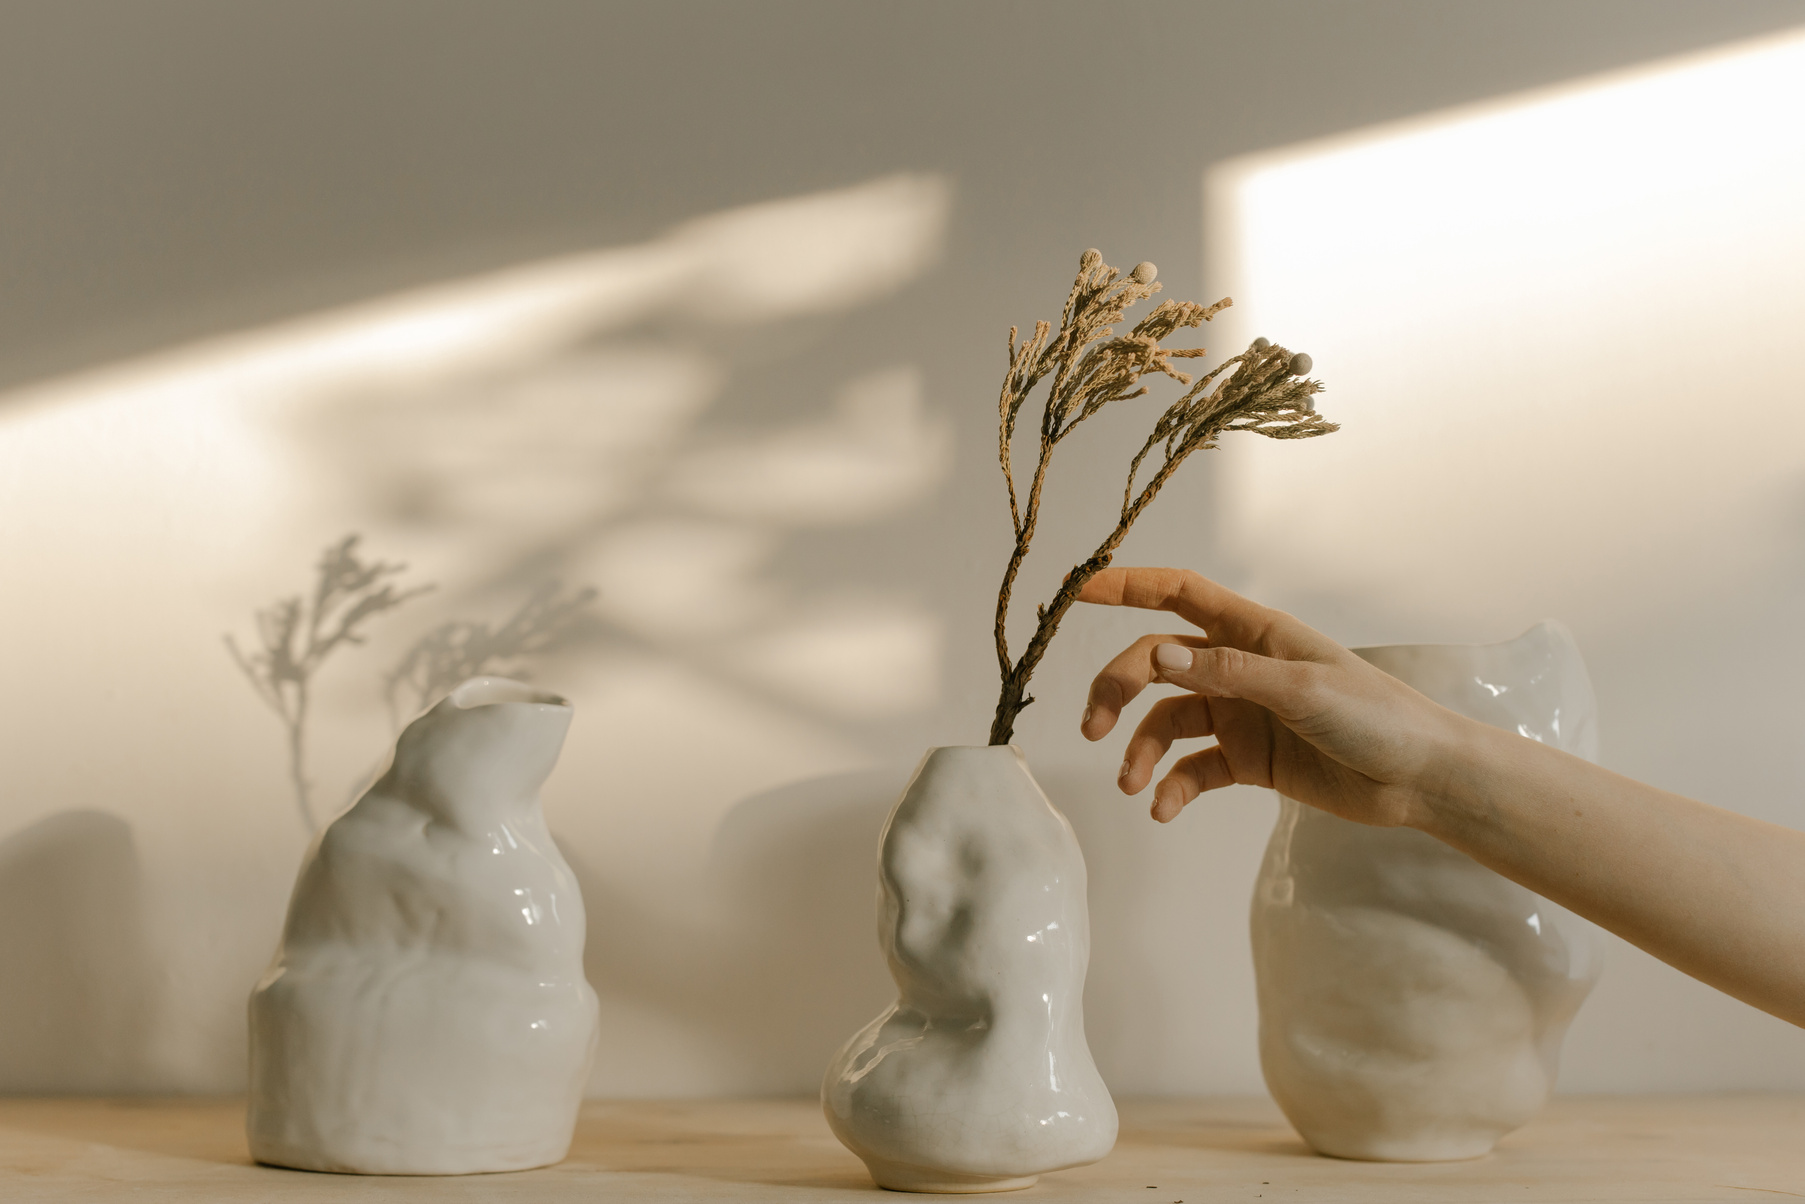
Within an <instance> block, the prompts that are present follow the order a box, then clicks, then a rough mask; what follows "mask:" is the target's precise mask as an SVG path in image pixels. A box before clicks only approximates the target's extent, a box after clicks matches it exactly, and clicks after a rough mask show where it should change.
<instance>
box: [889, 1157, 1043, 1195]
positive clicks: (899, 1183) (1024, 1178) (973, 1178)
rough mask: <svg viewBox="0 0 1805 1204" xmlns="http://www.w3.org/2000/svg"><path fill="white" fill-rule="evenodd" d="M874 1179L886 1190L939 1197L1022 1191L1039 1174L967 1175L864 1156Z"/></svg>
mask: <svg viewBox="0 0 1805 1204" xmlns="http://www.w3.org/2000/svg"><path fill="white" fill-rule="evenodd" d="M865 1166H866V1167H867V1168H868V1169H869V1170H870V1171H871V1178H872V1179H873V1180H874V1181H875V1182H876V1183H877V1185H878V1186H879V1187H881V1188H883V1189H884V1190H886V1191H913V1192H923V1193H932V1194H934V1195H938V1196H969V1195H977V1194H978V1193H980V1192H992V1191H1020V1190H1021V1189H1022V1188H1024V1187H1033V1186H1034V1184H1035V1183H1036V1182H1037V1181H1038V1180H1039V1179H1040V1176H1039V1175H966V1174H961V1173H960V1172H958V1171H944V1170H940V1169H938V1168H936V1167H931V1166H910V1165H908V1164H907V1163H902V1162H885V1161H884V1160H883V1159H881V1158H867V1159H865Z"/></svg>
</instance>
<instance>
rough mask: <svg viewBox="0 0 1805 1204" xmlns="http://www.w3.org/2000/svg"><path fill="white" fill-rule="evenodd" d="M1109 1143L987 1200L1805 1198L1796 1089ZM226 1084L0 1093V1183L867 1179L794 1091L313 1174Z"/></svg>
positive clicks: (597, 1118)
mask: <svg viewBox="0 0 1805 1204" xmlns="http://www.w3.org/2000/svg"><path fill="white" fill-rule="evenodd" d="M1121 1112H1122V1136H1121V1140H1120V1141H1119V1142H1118V1143H1117V1145H1116V1149H1115V1152H1114V1153H1113V1154H1111V1155H1110V1157H1108V1158H1107V1159H1105V1160H1104V1161H1103V1162H1101V1163H1098V1164H1097V1165H1095V1166H1090V1167H1084V1168H1082V1169H1079V1170H1073V1171H1063V1172H1060V1173H1058V1174H1053V1175H1047V1176H1044V1177H1043V1178H1042V1179H1041V1181H1040V1183H1039V1184H1037V1185H1036V1186H1034V1187H1032V1188H1029V1189H1028V1190H1026V1191H1022V1192H1015V1193H1011V1194H1009V1195H1006V1196H989V1197H982V1198H986V1199H995V1200H1005V1199H1008V1200H1022V1201H1028V1200H1097V1201H1120V1202H1136V1201H1138V1202H1140V1204H1172V1202H1174V1201H1180V1200H1182V1201H1184V1204H1216V1202H1218V1201H1229V1200H1233V1201H1249V1200H1272V1201H1325V1202H1326V1201H1334V1202H1336V1204H1361V1202H1363V1201H1375V1202H1378V1201H1382V1202H1384V1204H1411V1202H1413V1201H1425V1202H1427V1201H1434V1202H1436V1204H1449V1202H1459V1201H1512V1202H1525V1204H1527V1202H1539V1201H1561V1202H1563V1204H1567V1202H1572V1201H1603V1200H1636V1201H1682V1200H1684V1201H1694V1200H1710V1201H1718V1200H1748V1201H1761V1200H1779V1199H1785V1198H1787V1197H1788V1196H1795V1197H1799V1198H1805V1096H1800V1095H1695V1096H1592V1097H1572V1098H1562V1099H1557V1100H1556V1101H1554V1102H1553V1103H1552V1104H1551V1105H1550V1106H1549V1107H1548V1109H1547V1110H1546V1111H1545V1112H1544V1113H1543V1114H1542V1115H1541V1116H1540V1117H1538V1118H1537V1119H1536V1120H1535V1121H1533V1122H1532V1123H1531V1124H1529V1125H1528V1126H1526V1127H1525V1128H1524V1129H1522V1130H1521V1131H1519V1132H1517V1133H1514V1134H1512V1135H1511V1136H1509V1137H1507V1138H1506V1139H1505V1140H1504V1142H1503V1143H1502V1144H1501V1145H1500V1146H1499V1148H1498V1149H1497V1151H1496V1152H1494V1153H1493V1154H1491V1155H1489V1156H1488V1157H1485V1158H1481V1159H1478V1160H1476V1161H1472V1162H1457V1163H1437V1164H1427V1165H1404V1164H1396V1163H1389V1164H1388V1163H1362V1162H1342V1161H1337V1160H1335V1159H1329V1158H1319V1157H1316V1156H1314V1155H1312V1154H1310V1153H1309V1152H1308V1151H1307V1150H1306V1149H1305V1147H1304V1145H1303V1143H1302V1142H1300V1141H1299V1140H1298V1138H1297V1136H1296V1134H1294V1133H1293V1132H1292V1131H1291V1129H1290V1127H1289V1126H1287V1125H1286V1124H1285V1122H1284V1120H1283V1118H1282V1117H1281V1116H1280V1115H1279V1113H1278V1110H1277V1109H1276V1108H1274V1107H1273V1105H1272V1103H1271V1102H1270V1101H1268V1100H1265V1099H1227V1098H1224V1099H1190V1100H1127V1101H1123V1102H1122V1104H1121ZM242 1118H243V1108H242V1105H241V1104H240V1103H239V1102H238V1101H235V1100H211V1099H208V1100H189V1099H184V1100H149V1099H146V1100H82V1099H4V1100H0V1201H5V1204H27V1202H31V1204H35V1202H37V1201H77V1200H79V1201H95V1200H101V1201H105V1200H130V1201H134V1202H137V1201H144V1202H147V1204H156V1202H161V1201H170V1202H176V1201H180V1202H181V1204H210V1202H211V1201H233V1202H234V1204H261V1202H263V1201H272V1202H276V1201H279V1202H283V1204H287V1202H297V1204H299V1202H305V1201H334V1202H338V1201H358V1200H383V1201H386V1200H397V1199H407V1200H422V1201H425V1200H432V1201H465V1200H468V1201H498V1202H504V1204H505V1202H512V1201H534V1202H535V1204H541V1202H543V1204H558V1202H561V1201H579V1200H580V1201H584V1202H585V1204H594V1202H597V1201H614V1200H648V1201H659V1202H668V1204H679V1202H687V1201H761V1202H764V1201H771V1202H776V1201H785V1202H816V1201H819V1202H820V1204H836V1202H840V1201H870V1202H876V1204H881V1201H883V1200H886V1199H887V1200H897V1199H902V1198H905V1197H903V1196H900V1195H894V1194H883V1195H879V1194H877V1189H876V1188H874V1187H872V1185H871V1181H870V1179H868V1178H867V1177H866V1175H865V1172H864V1167H863V1166H862V1165H861V1164H860V1163H859V1162H858V1160H857V1159H855V1158H854V1157H853V1156H852V1155H851V1154H849V1153H847V1152H846V1151H845V1150H844V1149H842V1148H841V1147H840V1145H839V1143H837V1142H836V1141H834V1139H833V1137H832V1136H831V1135H830V1134H829V1133H828V1131H827V1125H826V1124H825V1123H824V1122H823V1120H822V1119H821V1113H820V1110H819V1109H818V1108H817V1107H816V1106H815V1104H814V1103H813V1102H812V1101H808V1100H749V1101H693V1102H692V1101H683V1102H673V1101H657V1102H641V1103H634V1102H619V1101H596V1102H592V1103H589V1104H586V1105H585V1106H584V1109H583V1116H582V1121H581V1123H580V1124H579V1125H578V1128H577V1138H576V1142H575V1145H574V1146H573V1147H572V1149H571V1153H570V1157H569V1159H567V1160H566V1161H565V1162H563V1163H562V1164H560V1165H558V1166H555V1167H550V1168H547V1169H545V1170H538V1171H527V1172H524V1173H520V1174H509V1175H477V1176H467V1177H461V1178H380V1177H369V1178H366V1177H362V1176H353V1175H318V1174H307V1173H304V1172H298V1171H285V1170H277V1169H274V1168H271V1167H262V1166H257V1165H255V1164H253V1163H252V1162H251V1161H250V1158H249V1156H248V1155H247V1153H246V1150H245V1143H244V1136H243V1132H242V1124H243V1120H242Z"/></svg>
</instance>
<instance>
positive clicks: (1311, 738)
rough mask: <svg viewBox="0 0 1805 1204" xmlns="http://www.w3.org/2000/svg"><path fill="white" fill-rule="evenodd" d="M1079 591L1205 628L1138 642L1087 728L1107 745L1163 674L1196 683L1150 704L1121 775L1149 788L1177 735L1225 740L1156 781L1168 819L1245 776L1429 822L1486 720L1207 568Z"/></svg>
mask: <svg viewBox="0 0 1805 1204" xmlns="http://www.w3.org/2000/svg"><path fill="white" fill-rule="evenodd" d="M1078 600H1079V601H1080V602H1092V603H1096V604H1099V605H1103V606H1138V607H1142V608H1145V609H1148V610H1169V611H1172V612H1173V613H1175V614H1177V615H1178V616H1179V617H1181V618H1183V619H1186V620H1188V621H1189V622H1191V623H1193V624H1195V625H1196V626H1198V627H1200V628H1202V629H1203V630H1202V632H1201V633H1197V634H1191V635H1148V636H1143V637H1141V638H1140V639H1138V640H1136V641H1135V642H1134V643H1133V644H1131V645H1129V646H1128V648H1127V649H1126V650H1125V651H1124V652H1122V654H1121V655H1119V656H1117V657H1116V658H1115V659H1114V660H1112V661H1110V662H1109V664H1108V665H1106V666H1105V667H1104V669H1103V671H1102V672H1101V673H1099V674H1098V675H1097V677H1096V680H1094V681H1093V682H1091V688H1090V699H1089V702H1088V705H1086V707H1085V709H1084V719H1083V720H1082V722H1081V723H1080V726H1079V730H1080V731H1082V732H1083V733H1084V737H1085V739H1087V740H1100V739H1102V738H1103V737H1104V736H1105V735H1107V734H1109V732H1110V730H1111V729H1112V728H1114V727H1115V725H1116V720H1117V718H1118V717H1119V716H1120V715H1121V713H1122V708H1123V707H1124V706H1126V705H1127V704H1128V703H1129V702H1130V701H1131V700H1133V699H1134V697H1135V696H1136V695H1138V694H1139V693H1140V692H1141V691H1142V690H1144V689H1146V687H1147V686H1149V685H1151V684H1153V683H1154V682H1164V683H1167V684H1169V685H1175V686H1179V687H1181V688H1182V689H1184V690H1186V691H1189V692H1188V693H1185V694H1179V695H1175V696H1173V697H1170V698H1162V699H1160V700H1159V701H1158V702H1156V703H1154V704H1153V706H1152V707H1151V708H1149V710H1148V711H1147V714H1146V717H1145V718H1143V719H1142V720H1141V722H1140V725H1139V726H1138V727H1136V728H1135V731H1134V735H1133V736H1132V737H1130V738H1129V741H1128V748H1127V752H1126V755H1125V757H1124V758H1123V761H1122V770H1121V773H1120V775H1119V776H1118V778H1117V784H1118V785H1120V786H1121V788H1122V791H1123V793H1125V794H1135V793H1138V792H1139V791H1141V790H1142V789H1144V788H1145V787H1146V785H1147V783H1148V781H1149V780H1150V779H1151V778H1152V776H1153V770H1154V768H1155V766H1156V765H1158V763H1159V760H1160V758H1161V757H1163V756H1165V754H1166V751H1167V750H1168V749H1170V748H1171V747H1172V744H1173V742H1174V741H1176V740H1183V739H1190V738H1193V737H1198V736H1214V737H1215V738H1216V743H1215V744H1214V745H1213V746H1211V747H1208V748H1205V749H1203V750H1201V751H1199V752H1195V753H1191V754H1190V755H1188V756H1185V757H1181V758H1180V759H1179V760H1178V761H1177V762H1176V763H1175V764H1174V765H1173V766H1172V769H1171V771H1170V772H1169V773H1167V774H1166V776H1165V777H1164V778H1163V779H1162V780H1161V781H1160V784H1159V785H1158V786H1157V787H1156V788H1155V789H1154V792H1153V808H1152V810H1153V818H1154V819H1156V820H1158V821H1160V822H1161V823H1166V822H1169V821H1170V820H1171V819H1172V818H1173V817H1174V816H1176V815H1177V814H1178V813H1179V811H1180V810H1182V809H1183V808H1184V806H1185V804H1187V803H1189V802H1190V801H1191V800H1192V799H1194V798H1196V797H1197V796H1198V795H1199V794H1201V793H1203V792H1204V791H1206V790H1214V789H1217V788H1218V787H1221V786H1230V785H1234V784H1235V783H1242V784H1246V785H1251V786H1268V787H1271V788H1273V789H1275V790H1278V791H1280V792H1281V793H1283V794H1285V795H1287V796H1288V797H1291V798H1294V799H1297V800H1298V801H1299V802H1303V803H1308V804H1310V805H1312V806H1315V807H1320V808H1322V809H1323V810H1325V811H1329V812H1332V813H1334V814H1336V815H1339V816H1341V817H1342V818H1344V819H1351V820H1356V821H1358V822H1360V823H1366V824H1377V825H1384V826H1391V825H1399V824H1409V825H1412V826H1421V824H1422V823H1423V821H1424V820H1425V819H1426V815H1425V803H1424V801H1423V799H1424V795H1425V792H1426V791H1428V790H1430V789H1433V788H1434V786H1435V784H1436V781H1437V779H1438V778H1439V777H1441V776H1443V775H1445V773H1446V772H1447V771H1446V769H1445V768H1444V766H1445V765H1446V764H1447V763H1448V758H1449V756H1450V755H1451V752H1452V750H1454V749H1457V748H1458V747H1459V746H1460V742H1461V740H1463V739H1465V738H1467V737H1468V736H1470V733H1467V732H1465V731H1464V730H1463V729H1464V728H1466V727H1470V726H1474V725H1473V724H1472V722H1471V721H1470V720H1466V719H1463V718H1462V717H1461V716H1459V715H1456V714H1454V713H1453V712H1452V711H1449V710H1446V709H1445V708H1443V707H1440V706H1437V705H1436V704H1435V703H1433V702H1431V701H1430V700H1429V699H1427V698H1425V697H1423V695H1421V694H1419V693H1417V692H1416V691H1415V690H1412V689H1411V688H1410V687H1409V686H1406V685H1405V684H1404V683H1403V682H1401V681H1399V680H1398V679H1396V678H1395V677H1392V676H1390V675H1389V674H1387V673H1385V672H1383V671H1381V670H1379V669H1376V668H1374V667H1373V666H1372V665H1369V664H1367V663H1366V662H1365V661H1363V660H1361V659H1360V658H1359V657H1357V656H1355V655H1354V654H1353V653H1351V652H1349V651H1348V650H1347V649H1346V648H1343V647H1342V646H1341V645H1340V644H1337V643H1336V642H1335V641H1334V640H1331V639H1330V638H1329V637H1327V636H1325V635H1323V634H1322V633H1321V632H1319V631H1316V630H1314V629H1312V628H1310V627H1308V626H1306V625H1305V624H1303V623H1300V622H1298V621H1297V620H1296V619H1294V618H1292V617H1291V616H1290V615H1288V614H1285V613H1283V612H1282V611H1277V610H1270V609H1268V608H1266V607H1264V606H1260V605H1259V604H1257V603H1255V602H1252V601H1249V600H1248V599H1246V598H1243V597H1241V596H1240V595H1239V594H1236V593H1234V592H1232V591H1230V590H1227V589H1224V588H1223V587H1222V586H1220V585H1217V584H1216V583H1215V582H1213V581H1210V580H1207V579H1206V578H1203V577H1200V576H1198V575H1197V574H1196V573H1192V572H1187V571H1184V570H1181V569H1150V568H1112V569H1104V570H1103V571H1102V572H1100V573H1098V574H1097V575H1096V576H1095V577H1092V578H1091V579H1090V581H1088V582H1087V583H1086V584H1085V586H1084V589H1083V591H1082V592H1081V593H1080V594H1079V595H1078Z"/></svg>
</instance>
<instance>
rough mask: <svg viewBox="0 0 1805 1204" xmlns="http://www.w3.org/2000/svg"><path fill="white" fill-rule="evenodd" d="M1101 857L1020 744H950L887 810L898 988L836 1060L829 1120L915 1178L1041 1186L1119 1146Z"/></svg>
mask: <svg viewBox="0 0 1805 1204" xmlns="http://www.w3.org/2000/svg"><path fill="white" fill-rule="evenodd" d="M1084 892H1085V876H1084V856H1083V854H1082V853H1080V852H1079V849H1078V841H1077V838H1076V837H1075V836H1074V835H1073V834H1072V826H1071V824H1070V823H1068V822H1067V821H1066V818H1065V816H1063V815H1061V814H1060V813H1059V812H1058V811H1057V810H1056V809H1055V808H1054V807H1053V805H1052V803H1050V802H1048V801H1047V796H1046V795H1045V794H1043V793H1042V792H1041V789H1040V787H1039V785H1037V784H1036V783H1035V781H1034V778H1033V777H1032V775H1030V774H1029V772H1028V767H1027V765H1026V763H1024V762H1023V760H1022V755H1021V752H1020V751H1019V750H1018V749H1016V747H1015V746H1014V745H1007V746H998V747H977V748H936V749H933V750H932V751H930V752H929V753H928V755H927V756H926V757H925V758H923V760H922V762H921V765H920V766H919V767H918V768H917V769H916V771H915V776H914V778H913V779H911V780H910V782H909V785H908V788H907V789H905V790H904V791H903V796H902V798H901V800H900V801H898V802H897V804H896V807H895V809H894V810H892V811H891V813H890V819H889V821H888V822H887V823H886V824H885V825H884V833H883V837H882V839H881V841H880V845H879V852H878V912H879V915H878V943H879V944H880V945H881V946H882V947H883V950H884V955H885V957H886V958H887V959H888V961H889V963H890V973H891V976H892V977H893V978H895V980H896V987H897V993H898V996H899V997H898V999H897V1001H896V1002H895V1003H894V1004H892V1005H891V1006H890V1008H889V1009H888V1010H886V1011H885V1012H884V1013H883V1014H882V1015H880V1016H879V1017H878V1018H877V1019H876V1020H873V1021H872V1022H871V1023H870V1024H868V1025H866V1026H865V1028H864V1029H862V1030H861V1031H860V1032H859V1033H858V1034H857V1035H856V1036H854V1037H853V1038H852V1040H850V1041H848V1042H847V1043H846V1046H845V1048H843V1049H842V1050H841V1051H840V1053H839V1055H838V1056H837V1057H835V1058H834V1061H833V1064H832V1065H831V1066H830V1067H829V1068H828V1071H827V1077H826V1079H825V1080H824V1081H823V1082H822V1085H821V1103H822V1108H823V1110H824V1111H825V1112H826V1113H827V1121H828V1124H829V1125H830V1126H831V1127H832V1128H833V1131H834V1135H835V1136H837V1137H838V1138H839V1139H840V1140H841V1141H842V1142H843V1143H845V1145H846V1147H847V1148H848V1149H850V1150H851V1151H852V1152H853V1153H855V1154H857V1155H858V1156H859V1157H860V1158H862V1159H864V1161H865V1165H866V1166H867V1167H869V1168H870V1170H871V1177H872V1178H873V1179H875V1180H876V1181H877V1183H878V1185H879V1186H881V1187H888V1188H892V1189H895V1190H898V1191H924V1192H987V1191H1009V1190H1012V1189H1014V1188H1018V1187H1027V1186H1029V1185H1030V1184H1032V1183H1033V1182H1034V1181H1035V1179H1036V1177H1038V1176H1039V1175H1040V1174H1041V1173H1043V1172H1046V1171H1054V1170H1060V1169H1062V1168H1065V1167H1071V1166H1082V1165H1084V1164H1086V1163H1089V1162H1095V1161H1096V1160H1097V1159H1099V1158H1101V1157H1103V1156H1104V1155H1105V1154H1107V1153H1109V1151H1110V1148H1111V1147H1112V1146H1113V1145H1114V1144H1115V1140H1116V1109H1115V1103H1114V1102H1113V1101H1112V1100H1111V1099H1110V1097H1109V1090H1108V1088H1106V1087H1105V1086H1104V1085H1103V1079H1102V1078H1101V1076H1099V1075H1098V1074H1097V1068H1096V1065H1095V1064H1094V1063H1093V1062H1092V1061H1091V1055H1090V1047H1089V1046H1088V1045H1086V1044H1085V1040H1084V972H1085V966H1086V964H1087V963H1088V962H1089V960H1090V914H1089V912H1088V910H1087V908H1086V904H1085V893H1084Z"/></svg>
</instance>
